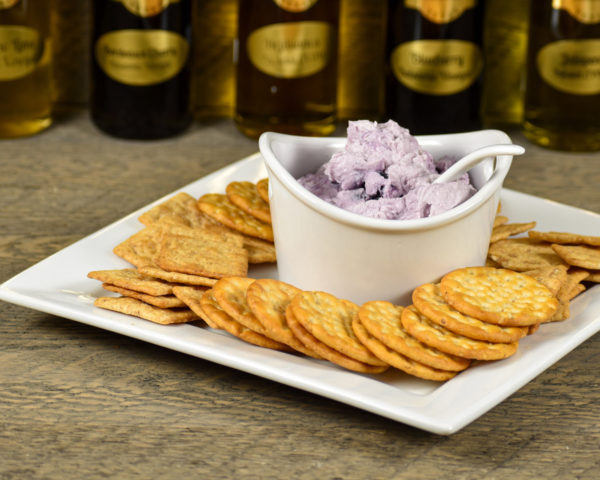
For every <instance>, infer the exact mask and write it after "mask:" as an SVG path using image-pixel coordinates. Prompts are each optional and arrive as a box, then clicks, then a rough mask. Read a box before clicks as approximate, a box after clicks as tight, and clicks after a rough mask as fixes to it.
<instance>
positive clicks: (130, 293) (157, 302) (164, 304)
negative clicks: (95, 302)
mask: <svg viewBox="0 0 600 480" xmlns="http://www.w3.org/2000/svg"><path fill="white" fill-rule="evenodd" d="M102 288H103V289H104V290H108V291H109V292H115V293H118V294H120V295H121V296H123V297H131V298H137V299H138V300H141V301H142V302H145V303H148V304H150V305H154V306H155V307H159V308H181V307H185V306H186V304H185V303H183V302H182V301H181V300H180V299H179V298H177V297H176V296H175V295H158V296H155V295H148V294H147V293H141V292H136V291H135V290H129V289H128V288H123V287H118V286H116V285H111V284H110V283H103V284H102Z"/></svg>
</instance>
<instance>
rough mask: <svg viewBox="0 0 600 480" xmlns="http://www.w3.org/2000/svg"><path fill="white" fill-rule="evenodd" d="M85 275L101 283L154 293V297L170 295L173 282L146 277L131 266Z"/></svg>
mask: <svg viewBox="0 0 600 480" xmlns="http://www.w3.org/2000/svg"><path fill="white" fill-rule="evenodd" d="M87 276H88V277H89V278H93V279H94V280H100V281H101V282H103V283H110V284H111V285H116V286H118V287H122V288H127V289H128V290H134V291H136V292H141V293H146V294H148V295H154V296H155V297H156V296H159V295H171V294H172V293H173V284H171V283H168V282H163V281H161V280H157V279H155V278H151V277H147V276H146V275H142V274H141V273H139V272H138V271H137V270H135V269H133V268H124V269H120V270H96V271H93V272H90V273H88V275H87Z"/></svg>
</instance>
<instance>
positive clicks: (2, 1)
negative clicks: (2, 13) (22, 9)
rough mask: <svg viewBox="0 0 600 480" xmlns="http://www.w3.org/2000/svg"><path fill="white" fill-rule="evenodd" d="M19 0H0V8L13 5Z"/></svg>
mask: <svg viewBox="0 0 600 480" xmlns="http://www.w3.org/2000/svg"><path fill="white" fill-rule="evenodd" d="M20 1H21V0H0V10H5V9H7V8H11V7H14V6H15V5H16V4H17V3H19V2H20Z"/></svg>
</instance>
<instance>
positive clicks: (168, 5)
mask: <svg viewBox="0 0 600 480" xmlns="http://www.w3.org/2000/svg"><path fill="white" fill-rule="evenodd" d="M190 8H191V6H190V0H94V3H93V11H92V12H93V13H92V15H93V29H92V52H91V56H92V75H91V77H92V78H91V83H92V93H91V99H90V102H91V105H90V110H91V117H92V120H93V121H94V123H95V124H96V125H97V126H98V127H99V128H100V129H101V130H103V131H104V132H106V133H109V134H111V135H114V136H116V137H122V138H131V139H158V138H164V137H169V136H172V135H175V134H177V133H180V132H182V131H183V130H184V129H185V128H186V127H187V126H188V125H189V124H190V121H191V118H192V114H191V101H190V76H191V48H190V45H191V11H190Z"/></svg>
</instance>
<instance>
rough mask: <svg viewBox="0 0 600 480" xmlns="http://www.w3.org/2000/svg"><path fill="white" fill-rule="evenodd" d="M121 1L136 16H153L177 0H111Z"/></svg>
mask: <svg viewBox="0 0 600 480" xmlns="http://www.w3.org/2000/svg"><path fill="white" fill-rule="evenodd" d="M113 1H114V2H119V3H122V4H123V6H124V7H125V8H126V9H127V10H129V11H130V12H131V13H133V14H134V15H137V16H138V17H153V16H154V15H158V14H159V13H160V12H162V11H163V10H164V9H165V8H167V7H168V6H169V5H171V4H172V3H178V2H179V0H113Z"/></svg>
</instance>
